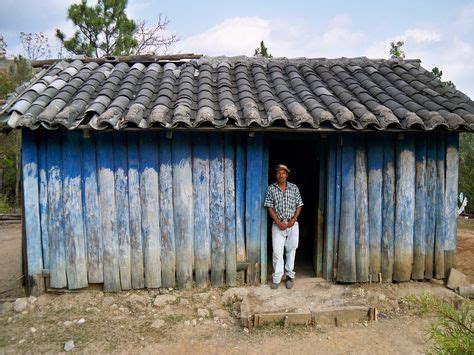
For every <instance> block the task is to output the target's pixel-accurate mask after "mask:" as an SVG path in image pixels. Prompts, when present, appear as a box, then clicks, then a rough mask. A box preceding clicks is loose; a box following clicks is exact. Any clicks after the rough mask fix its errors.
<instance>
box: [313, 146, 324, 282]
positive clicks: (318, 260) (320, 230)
mask: <svg viewBox="0 0 474 355" xmlns="http://www.w3.org/2000/svg"><path fill="white" fill-rule="evenodd" d="M316 154H318V162H319V179H318V183H319V186H318V190H319V192H318V212H317V213H318V214H317V227H316V228H317V229H316V231H317V232H316V248H315V249H316V254H315V257H313V268H314V271H315V272H316V276H317V277H322V276H323V255H324V216H325V213H326V212H325V210H326V159H325V157H326V154H327V140H326V139H325V140H322V141H320V144H319V151H317V153H316Z"/></svg>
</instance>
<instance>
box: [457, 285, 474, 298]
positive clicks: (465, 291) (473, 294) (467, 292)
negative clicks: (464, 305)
mask: <svg viewBox="0 0 474 355" xmlns="http://www.w3.org/2000/svg"><path fill="white" fill-rule="evenodd" d="M459 294H460V295H461V296H463V297H467V298H474V284H472V285H469V286H461V287H459Z"/></svg>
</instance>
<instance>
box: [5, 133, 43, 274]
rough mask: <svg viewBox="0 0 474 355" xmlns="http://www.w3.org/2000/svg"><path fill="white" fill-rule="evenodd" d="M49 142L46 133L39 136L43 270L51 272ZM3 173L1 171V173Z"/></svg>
mask: <svg viewBox="0 0 474 355" xmlns="http://www.w3.org/2000/svg"><path fill="white" fill-rule="evenodd" d="M46 147H47V140H46V135H45V134H44V132H42V133H40V134H38V178H39V209H40V223H41V245H42V249H43V268H44V269H48V270H49V236H48V166H47V164H48V154H47V151H46ZM0 173H1V171H0Z"/></svg>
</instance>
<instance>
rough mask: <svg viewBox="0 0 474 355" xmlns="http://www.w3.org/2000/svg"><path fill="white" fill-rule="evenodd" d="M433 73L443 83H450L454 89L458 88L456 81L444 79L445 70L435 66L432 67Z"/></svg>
mask: <svg viewBox="0 0 474 355" xmlns="http://www.w3.org/2000/svg"><path fill="white" fill-rule="evenodd" d="M431 73H433V75H434V76H435V77H436V78H437V79H438V80H439V81H441V82H442V83H443V84H445V85H448V86H450V87H452V88H453V89H456V85H454V83H453V82H452V81H451V80H448V81H443V71H442V70H441V69H439V68H438V67H434V68H433V69H431Z"/></svg>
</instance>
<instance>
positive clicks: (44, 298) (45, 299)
mask: <svg viewBox="0 0 474 355" xmlns="http://www.w3.org/2000/svg"><path fill="white" fill-rule="evenodd" d="M51 299H52V296H51V295H48V294H47V293H45V294H42V295H41V296H39V297H38V298H37V299H36V304H37V305H38V306H40V307H43V306H46V305H47V304H48V303H49V302H51Z"/></svg>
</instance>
